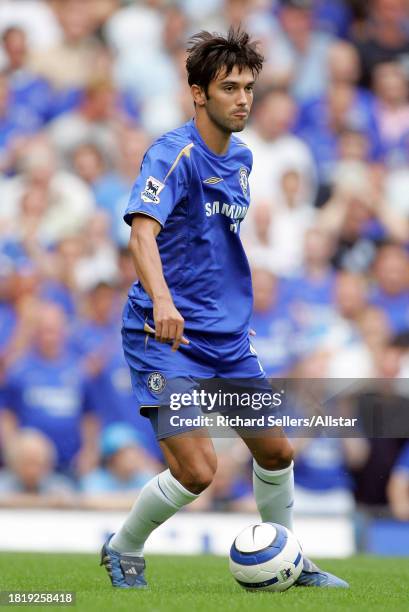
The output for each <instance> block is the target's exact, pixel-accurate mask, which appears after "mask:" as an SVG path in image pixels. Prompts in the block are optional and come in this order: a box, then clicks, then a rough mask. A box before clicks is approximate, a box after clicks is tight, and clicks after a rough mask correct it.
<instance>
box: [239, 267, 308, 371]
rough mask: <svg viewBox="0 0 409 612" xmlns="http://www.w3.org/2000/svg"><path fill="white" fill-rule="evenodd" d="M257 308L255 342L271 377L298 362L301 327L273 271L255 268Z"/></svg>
mask: <svg viewBox="0 0 409 612" xmlns="http://www.w3.org/2000/svg"><path fill="white" fill-rule="evenodd" d="M251 274H252V279H253V292H254V309H253V314H252V318H251V323H250V324H251V327H252V328H253V329H254V330H255V332H256V335H255V336H253V337H252V338H251V343H252V344H253V345H254V348H255V349H256V351H257V354H258V356H259V358H260V361H261V363H262V364H263V368H264V369H265V372H266V374H267V376H282V375H285V374H286V372H288V371H289V370H290V369H291V366H292V364H293V361H294V354H293V343H294V336H295V334H296V329H297V326H296V324H295V321H294V320H293V319H292V317H291V316H290V313H289V312H288V309H287V305H286V303H285V302H284V300H283V299H282V281H281V282H280V280H279V279H278V278H277V277H275V276H274V275H273V274H272V273H271V272H269V270H267V269H262V268H253V269H252V273H251Z"/></svg>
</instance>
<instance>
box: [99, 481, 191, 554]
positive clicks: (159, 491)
mask: <svg viewBox="0 0 409 612" xmlns="http://www.w3.org/2000/svg"><path fill="white" fill-rule="evenodd" d="M197 497H198V495H196V494H195V493H191V492H190V491H188V490H187V489H185V487H184V486H183V485H181V484H180V482H179V481H178V480H176V478H175V477H174V476H172V474H171V473H170V470H165V471H164V472H161V474H158V475H157V476H155V477H154V478H152V480H150V481H149V482H148V483H147V484H146V485H145V486H144V487H143V489H142V490H141V492H140V493H139V496H138V498H137V500H136V501H135V503H134V505H133V507H132V510H131V511H130V513H129V515H128V516H127V518H126V520H125V523H124V524H123V525H122V527H121V529H120V530H119V531H118V532H117V533H116V534H115V535H114V536H113V538H112V540H111V541H110V543H109V545H110V547H112V548H113V549H114V550H115V551H116V552H120V553H128V554H133V555H136V556H142V554H143V547H144V544H145V542H146V540H147V538H148V536H149V535H150V534H151V533H152V531H153V530H154V529H156V527H158V526H159V525H161V524H162V523H164V522H165V521H166V520H167V519H168V518H170V517H171V516H173V515H174V514H175V513H176V512H177V511H178V510H180V508H182V507H183V506H186V504H190V502H192V501H193V500H194V499H196V498H197Z"/></svg>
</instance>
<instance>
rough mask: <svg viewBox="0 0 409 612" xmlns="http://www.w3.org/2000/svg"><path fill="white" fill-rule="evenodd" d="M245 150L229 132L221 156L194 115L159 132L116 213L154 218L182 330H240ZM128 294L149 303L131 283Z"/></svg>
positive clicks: (245, 302)
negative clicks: (205, 138)
mask: <svg viewBox="0 0 409 612" xmlns="http://www.w3.org/2000/svg"><path fill="white" fill-rule="evenodd" d="M251 167H252V154H251V152H250V150H249V148H248V147H247V145H245V144H244V143H243V142H241V140H240V139H239V138H237V137H236V136H232V137H231V139H230V145H229V149H228V151H227V153H226V154H225V155H216V154H215V153H213V152H212V151H211V150H210V149H209V148H208V147H207V146H206V144H205V142H204V141H203V139H202V138H201V136H200V134H199V132H198V130H197V129H196V127H195V123H194V120H191V121H189V122H188V123H186V124H185V125H184V126H182V127H180V128H178V129H176V130H173V131H172V132H168V133H167V134H165V135H164V136H162V137H160V138H159V139H158V140H157V141H156V142H155V143H154V144H153V145H152V146H151V147H150V148H149V149H148V151H147V152H146V154H145V156H144V159H143V161H142V165H141V171H140V175H139V176H138V178H137V180H136V182H135V185H134V187H133V189H132V193H131V197H130V201H129V204H128V207H127V209H126V212H125V216H124V219H125V221H126V222H127V223H128V224H131V223H132V218H133V215H134V214H135V213H143V214H145V215H148V216H150V217H153V218H154V219H156V220H157V221H158V222H159V223H160V224H161V226H162V230H161V231H160V233H159V235H158V237H157V244H158V248H159V253H160V257H161V260H162V265H163V271H164V276H165V280H166V282H167V284H168V287H169V290H170V292H171V294H172V298H173V300H174V303H175V306H176V308H177V309H178V310H179V311H180V313H181V314H182V316H183V317H184V319H185V328H186V329H187V330H189V329H190V330H200V331H201V332H206V333H240V332H243V331H244V330H247V328H248V324H249V319H250V314H251V310H252V301H253V295H252V285H251V275H250V268H249V264H248V261H247V257H246V254H245V252H244V249H243V246H242V243H241V240H240V223H241V221H242V220H243V219H244V217H245V215H246V212H247V209H248V206H249V202H250V192H249V184H248V176H249V173H250V171H251ZM129 297H130V299H131V301H135V302H136V303H137V304H138V305H139V306H141V307H143V308H151V307H152V301H151V299H150V298H149V296H148V295H147V293H146V292H145V290H144V289H143V287H142V285H141V283H139V282H137V283H135V284H134V285H133V287H132V288H131V291H130V293H129Z"/></svg>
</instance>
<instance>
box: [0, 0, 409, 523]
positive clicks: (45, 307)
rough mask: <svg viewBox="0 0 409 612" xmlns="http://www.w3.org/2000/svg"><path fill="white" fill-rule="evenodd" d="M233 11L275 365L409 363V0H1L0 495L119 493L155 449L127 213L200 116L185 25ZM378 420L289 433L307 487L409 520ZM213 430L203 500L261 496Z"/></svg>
mask: <svg viewBox="0 0 409 612" xmlns="http://www.w3.org/2000/svg"><path fill="white" fill-rule="evenodd" d="M231 24H233V25H238V24H241V25H242V27H244V28H245V29H247V30H248V31H249V32H251V33H252V34H253V35H254V37H255V38H257V39H258V40H259V41H260V44H261V46H262V50H263V53H264V55H265V58H266V62H265V68H264V70H263V72H262V75H261V77H260V79H259V82H258V84H257V88H256V90H255V100H254V107H253V112H252V119H251V122H250V124H249V126H248V128H246V130H245V131H244V132H243V133H242V134H241V135H240V136H241V137H242V139H243V140H244V141H245V142H246V143H247V144H248V145H249V146H250V147H251V150H252V151H253V157H254V166H253V172H252V175H251V177H250V179H251V180H250V187H251V193H252V205H251V209H250V211H249V213H248V215H247V219H246V220H245V222H244V224H243V225H242V228H241V235H242V238H243V241H244V243H245V246H246V250H247V253H248V255H249V259H250V263H251V266H252V272H253V283H254V297H255V304H254V316H253V320H252V327H253V328H254V329H255V330H256V332H257V335H256V336H255V337H254V338H253V342H254V345H255V347H256V349H257V351H258V353H259V356H260V359H261V361H262V363H263V365H264V367H265V369H266V372H267V374H268V375H269V376H272V377H280V376H281V377H284V376H289V377H299V378H321V377H333V378H356V379H358V378H384V379H387V380H389V381H391V388H392V387H393V381H399V379H402V378H405V377H408V374H409V265H408V264H409V89H408V87H409V85H408V84H409V0H369V1H363V0H332V1H331V2H325V1H324V0H207V1H206V2H202V1H199V0H144V1H143V0H140V1H132V0H128V1H124V0H123V1H120V0H0V41H1V44H0V406H1V409H0V424H1V428H0V432H1V436H0V440H1V449H0V450H1V452H0V458H1V466H2V467H1V470H0V505H2V506H7V505H8V506H18V505H27V506H36V505H44V504H48V505H52V506H54V507H59V506H64V507H66V506H78V505H83V506H85V507H93V508H127V507H129V504H130V503H131V501H132V500H133V499H134V497H135V491H137V490H138V489H139V488H140V487H141V486H143V484H144V482H146V481H147V480H149V478H150V477H151V476H152V474H154V473H156V472H157V471H158V470H159V469H161V465H162V462H163V457H162V455H161V451H160V448H159V446H158V444H157V442H156V441H155V439H154V437H153V434H152V432H151V430H150V424H149V422H148V421H147V419H144V418H143V417H141V416H140V415H139V414H138V411H137V408H136V406H135V402H134V400H133V397H132V390H131V382H130V378H129V374H128V370H127V366H126V363H125V362H124V359H123V355H122V349H121V337H120V320H121V309H122V306H123V304H124V301H125V299H126V295H127V291H128V288H129V287H130V285H131V284H132V283H133V282H134V280H135V272H134V268H133V264H132V259H131V256H130V253H129V251H128V248H127V242H128V237H129V228H128V227H127V226H126V225H125V223H124V222H123V221H122V213H123V210H124V208H125V205H126V202H127V199H128V197H129V192H130V189H131V186H132V183H133V181H134V179H135V177H136V175H137V173H138V169H139V166H140V163H141V160H142V157H143V154H144V151H145V150H146V148H147V147H148V146H149V144H150V143H151V142H152V141H153V140H154V139H155V138H156V137H158V136H159V135H160V134H161V133H163V132H164V131H166V130H170V129H173V128H175V127H177V126H179V125H181V124H182V123H183V122H185V121H187V120H188V119H190V118H191V117H192V115H193V106H192V102H191V98H190V92H189V89H188V87H187V83H186V78H185V67H184V63H185V57H186V55H185V47H186V41H187V39H188V37H189V35H191V34H192V33H194V32H197V31H198V30H201V29H208V30H210V31H226V30H227V29H228V27H229V25H231ZM392 395H393V397H394V399H395V401H397V402H399V404H400V405H406V403H407V402H408V397H407V395H406V393H405V392H402V391H399V390H398V391H397V392H396V393H394V394H392ZM364 434H365V432H363V436H362V438H359V439H358V438H357V439H355V440H333V439H327V438H319V439H309V440H295V441H294V444H295V447H296V454H297V466H296V472H295V478H296V484H297V489H298V499H299V500H300V506H301V507H302V508H303V509H304V510H305V511H309V509H310V510H311V511H316V510H317V509H320V510H321V511H322V508H323V507H325V508H328V509H329V508H331V507H333V508H335V509H336V508H338V510H341V511H342V510H343V511H345V512H348V511H350V510H351V509H352V508H353V507H354V506H355V504H356V502H358V503H360V504H363V505H365V506H366V507H374V508H378V507H381V508H383V509H384V508H385V507H386V506H387V504H388V503H389V508H390V510H391V511H392V512H393V514H394V515H395V516H396V517H398V518H399V519H402V520H409V446H408V445H406V443H405V440H403V439H391V438H388V439H387V438H385V439H375V440H372V439H369V438H366V437H365V435H364ZM216 445H217V450H218V453H219V454H220V455H221V457H222V460H221V461H220V468H219V472H218V475H217V477H216V481H215V483H214V484H213V485H212V487H211V488H210V489H209V490H208V491H207V492H206V493H205V494H204V495H203V496H202V497H201V498H200V500H198V502H196V503H195V504H193V505H192V506H190V507H189V508H191V509H192V510H195V509H202V510H203V509H209V510H212V509H213V510H219V509H221V510H233V509H238V510H255V505H254V501H253V498H252V495H251V467H250V464H249V457H248V454H247V452H246V451H244V449H243V448H242V447H241V446H240V445H239V444H238V442H237V441H235V440H229V441H227V440H217V441H216ZM323 501H324V503H322V502H323Z"/></svg>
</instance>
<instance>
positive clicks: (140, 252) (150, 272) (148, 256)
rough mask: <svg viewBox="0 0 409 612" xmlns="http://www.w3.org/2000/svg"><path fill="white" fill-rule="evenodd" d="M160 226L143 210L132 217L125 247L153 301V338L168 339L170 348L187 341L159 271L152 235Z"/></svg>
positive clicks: (179, 315) (157, 250)
mask: <svg viewBox="0 0 409 612" xmlns="http://www.w3.org/2000/svg"><path fill="white" fill-rule="evenodd" d="M160 230H161V226H160V223H159V222H158V221H156V219H153V218H151V217H148V216H147V215H143V214H139V215H138V214H136V215H135V216H134V217H133V219H132V231H131V238H130V241H129V249H130V251H131V254H132V259H133V262H134V266H135V270H136V274H137V276H138V278H139V280H140V282H141V284H142V286H143V288H144V289H145V291H146V293H147V294H148V295H149V297H150V298H151V300H152V302H153V320H154V322H155V338H156V339H157V340H159V341H160V342H169V341H172V342H173V344H172V351H176V350H177V349H178V348H179V346H180V344H189V341H188V340H186V338H184V337H183V328H184V323H185V322H184V319H183V317H182V315H181V314H180V312H179V311H178V310H177V309H176V307H175V305H174V303H173V299H172V296H171V293H170V291H169V287H168V286H167V284H166V280H165V277H164V275H163V269H162V262H161V259H160V255H159V249H158V245H157V243H156V237H157V235H158V234H159V232H160Z"/></svg>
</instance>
